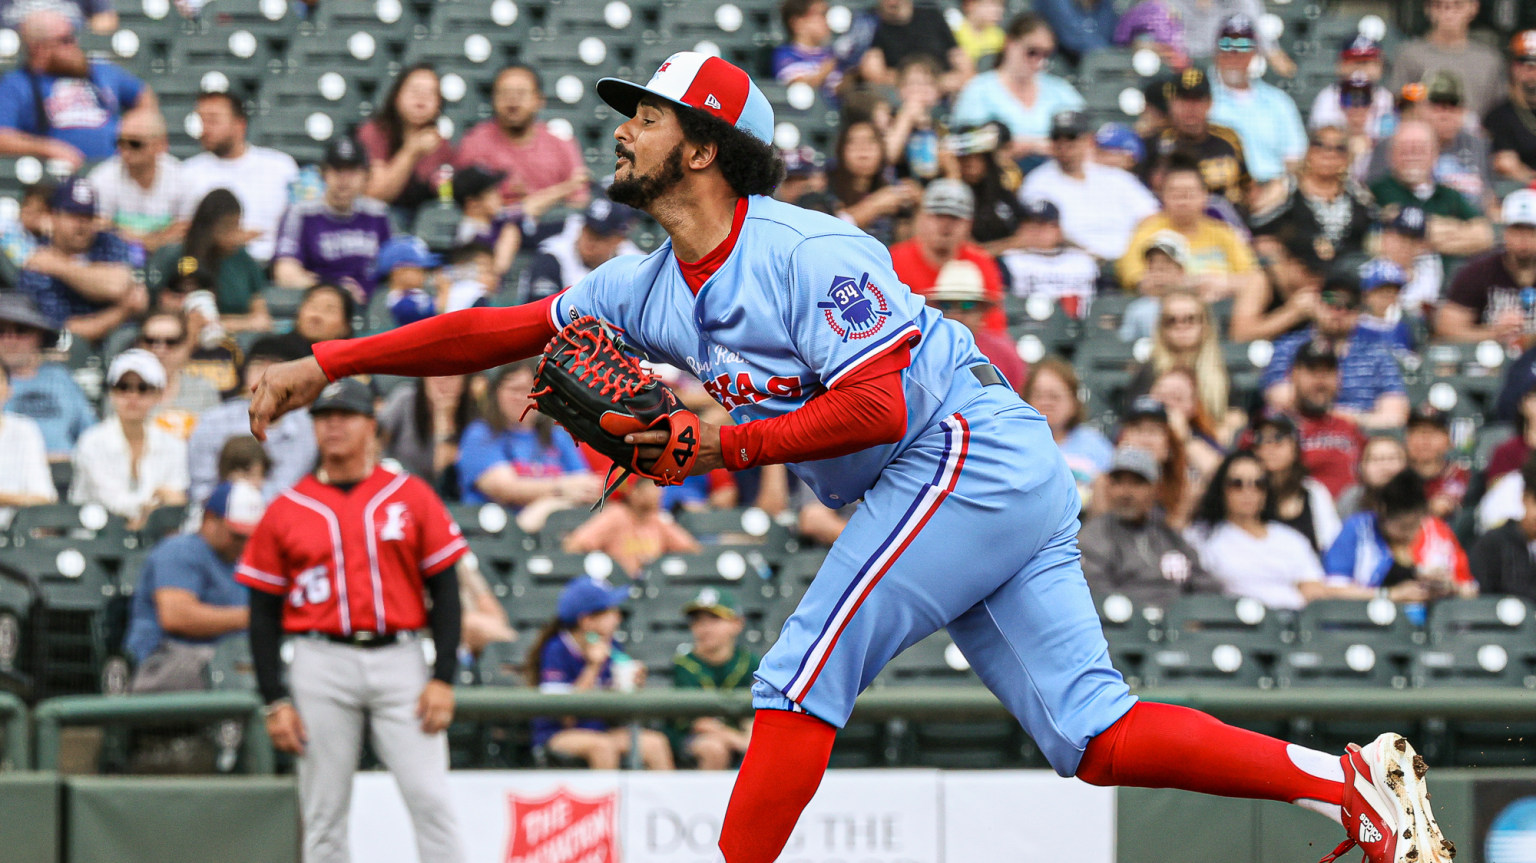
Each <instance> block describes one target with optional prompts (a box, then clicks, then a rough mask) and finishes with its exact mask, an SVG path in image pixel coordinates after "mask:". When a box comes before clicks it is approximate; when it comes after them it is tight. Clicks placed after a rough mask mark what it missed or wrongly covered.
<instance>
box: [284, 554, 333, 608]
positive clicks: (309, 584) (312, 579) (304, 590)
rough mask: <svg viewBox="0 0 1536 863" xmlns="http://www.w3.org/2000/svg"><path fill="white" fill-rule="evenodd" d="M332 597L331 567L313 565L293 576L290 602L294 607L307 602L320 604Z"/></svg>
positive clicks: (289, 595) (289, 592) (289, 596)
mask: <svg viewBox="0 0 1536 863" xmlns="http://www.w3.org/2000/svg"><path fill="white" fill-rule="evenodd" d="M330 598H331V576H330V567H329V566H326V565H324V564H321V565H320V566H312V567H310V568H309V569H306V570H304V571H302V572H300V573H299V574H298V575H296V576H294V578H293V589H292V590H290V591H288V602H289V604H291V605H292V606H293V607H294V608H299V607H302V606H303V605H304V604H305V603H309V604H311V605H318V604H320V603H322V602H325V601H327V600H329V599H330Z"/></svg>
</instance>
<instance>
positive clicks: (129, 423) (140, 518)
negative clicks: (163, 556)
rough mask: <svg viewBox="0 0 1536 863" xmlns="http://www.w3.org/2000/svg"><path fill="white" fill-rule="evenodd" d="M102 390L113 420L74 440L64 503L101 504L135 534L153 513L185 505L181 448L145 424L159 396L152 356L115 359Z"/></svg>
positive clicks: (159, 374)
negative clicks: (107, 391)
mask: <svg viewBox="0 0 1536 863" xmlns="http://www.w3.org/2000/svg"><path fill="white" fill-rule="evenodd" d="M107 386H108V387H110V388H111V398H112V413H113V414H114V415H115V417H114V418H109V419H105V420H103V421H102V422H101V423H100V424H98V425H95V426H92V427H91V428H89V429H86V431H85V433H84V434H82V435H80V442H79V445H78V446H77V447H76V448H75V458H74V465H75V470H74V480H73V482H72V483H71V485H70V487H69V501H70V503H97V504H101V505H102V506H103V507H106V509H107V511H108V512H110V513H113V514H115V515H120V516H122V517H123V518H125V519H127V521H128V527H129V528H130V529H132V530H137V529H138V528H139V527H140V526H141V525H143V523H144V519H145V518H147V517H148V516H149V513H150V511H151V510H153V509H155V508H156V507H161V506H180V505H182V504H184V503H186V502H187V486H188V484H189V479H188V477H187V445H186V443H184V442H183V441H182V440H181V438H178V437H176V436H175V435H173V434H170V433H169V432H165V431H162V430H161V429H159V428H158V427H156V425H155V424H154V423H152V422H150V421H149V415H150V412H151V411H152V410H153V409H154V408H155V406H156V405H157V404H158V403H159V402H160V398H161V396H162V395H163V394H164V392H165V368H164V367H163V366H161V365H160V361H159V360H157V359H155V355H154V354H152V353H150V352H149V351H146V350H142V349H140V348H130V349H128V350H126V351H123V352H122V353H120V354H118V355H117V357H116V358H115V359H113V360H112V365H110V366H108V368H107Z"/></svg>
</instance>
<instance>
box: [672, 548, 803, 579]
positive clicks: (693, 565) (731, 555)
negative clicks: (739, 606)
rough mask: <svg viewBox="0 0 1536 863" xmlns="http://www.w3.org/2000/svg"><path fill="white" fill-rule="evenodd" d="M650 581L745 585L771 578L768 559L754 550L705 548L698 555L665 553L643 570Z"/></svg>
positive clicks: (771, 571) (771, 572)
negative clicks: (658, 579)
mask: <svg viewBox="0 0 1536 863" xmlns="http://www.w3.org/2000/svg"><path fill="white" fill-rule="evenodd" d="M646 573H647V574H648V575H649V577H651V578H664V579H666V580H667V582H668V583H669V584H692V585H695V586H704V585H709V584H713V585H719V586H724V587H732V588H733V589H734V588H735V587H736V586H738V585H739V586H746V585H750V584H753V583H754V582H755V581H757V580H766V579H768V578H770V577H771V576H772V575H773V568H772V567H771V566H770V565H769V563H768V559H767V558H766V557H764V556H763V555H762V554H761V553H760V552H758V551H756V550H754V549H746V550H744V551H738V550H736V549H734V548H725V549H705V550H704V551H701V552H699V553H697V554H668V555H663V556H662V557H661V558H660V559H658V560H657V561H656V562H654V563H652V564H651V565H650V566H648V567H646Z"/></svg>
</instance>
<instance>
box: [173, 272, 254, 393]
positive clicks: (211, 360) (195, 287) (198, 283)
mask: <svg viewBox="0 0 1536 863" xmlns="http://www.w3.org/2000/svg"><path fill="white" fill-rule="evenodd" d="M212 285H213V280H212V279H211V278H208V277H207V276H206V275H205V274H204V273H202V272H201V271H198V270H196V269H194V270H193V271H192V272H191V273H190V274H189V275H187V276H182V277H180V278H178V279H175V280H173V281H172V282H171V283H170V284H168V285H167V286H166V287H165V289H164V290H162V291H160V293H159V294H157V295H156V296H155V305H154V312H155V313H157V314H167V315H176V316H177V317H179V318H181V319H182V320H183V321H184V322H185V323H186V327H187V341H188V344H190V345H191V346H192V350H191V354H190V355H189V356H188V357H187V361H186V362H185V363H184V364H183V366H182V368H183V370H185V371H187V372H190V373H192V374H193V375H195V376H197V377H201V378H203V379H205V380H207V381H208V383H210V384H212V385H213V388H214V389H215V390H217V391H218V392H219V394H220V395H221V397H223V398H230V397H231V395H232V394H233V393H234V392H235V391H236V390H238V389H239V388H240V385H241V384H240V368H239V360H240V357H241V355H242V354H243V351H242V350H241V348H240V343H239V342H238V341H237V340H236V339H235V337H234V336H233V335H230V334H229V333H228V332H226V331H225V329H224V326H223V325H222V324H221V323H220V320H219V308H218V301H217V300H216V299H214V296H213V291H212Z"/></svg>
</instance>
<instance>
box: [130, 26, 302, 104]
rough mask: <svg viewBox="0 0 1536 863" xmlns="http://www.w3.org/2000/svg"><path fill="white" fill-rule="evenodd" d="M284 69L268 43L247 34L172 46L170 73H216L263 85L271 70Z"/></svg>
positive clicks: (222, 33)
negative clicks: (263, 78)
mask: <svg viewBox="0 0 1536 863" xmlns="http://www.w3.org/2000/svg"><path fill="white" fill-rule="evenodd" d="M281 66H282V63H281V60H280V59H278V58H277V56H275V55H274V54H273V51H272V47H271V46H270V45H269V44H268V43H267V42H265V41H264V40H262V39H259V38H257V37H256V36H255V35H253V34H252V33H250V32H249V31H247V30H223V29H221V30H216V31H213V32H209V33H198V34H196V35H190V36H182V37H180V38H178V39H177V40H176V41H175V42H174V43H173V44H172V46H171V55H170V66H169V69H168V72H169V73H170V74H172V75H181V76H184V75H186V74H188V73H191V75H193V76H195V77H197V78H202V77H203V75H204V74H206V73H208V72H215V71H216V72H219V73H220V74H222V75H225V76H226V77H227V78H228V79H229V80H236V79H239V80H242V81H248V82H252V83H259V82H260V81H261V79H262V77H264V76H265V75H266V73H267V72H268V71H269V69H271V68H273V67H276V68H281ZM241 89H242V90H243V89H244V88H241ZM157 92H158V91H157Z"/></svg>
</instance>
